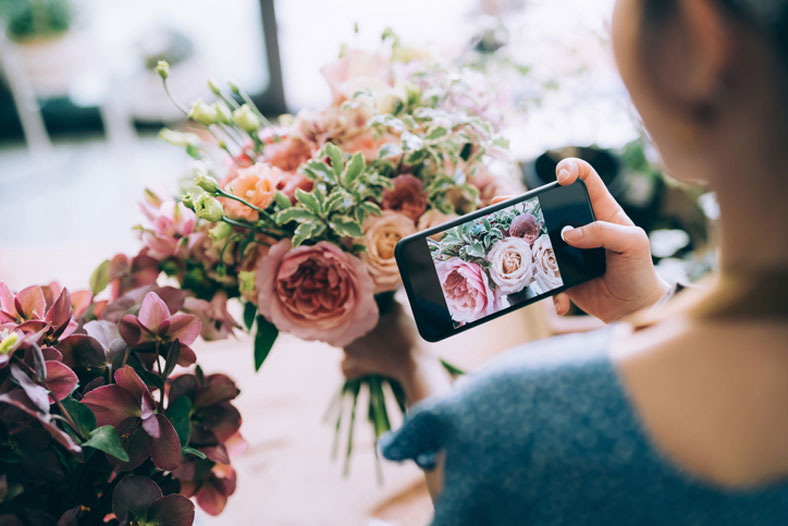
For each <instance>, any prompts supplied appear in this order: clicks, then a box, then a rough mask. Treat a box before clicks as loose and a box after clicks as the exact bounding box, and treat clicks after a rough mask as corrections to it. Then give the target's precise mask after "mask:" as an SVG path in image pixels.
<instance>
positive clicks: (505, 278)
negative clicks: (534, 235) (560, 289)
mask: <svg viewBox="0 0 788 526" xmlns="http://www.w3.org/2000/svg"><path fill="white" fill-rule="evenodd" d="M487 261H489V262H490V278H491V279H492V280H493V283H495V285H496V286H497V289H496V293H497V294H498V295H502V294H514V293H515V292H520V291H521V290H523V289H524V288H525V287H527V286H528V285H529V284H530V283H531V280H532V279H533V276H534V264H533V257H532V253H531V245H530V244H529V243H528V242H527V241H525V240H523V239H520V238H519V237H507V238H505V239H502V240H500V241H498V242H497V243H495V244H494V245H493V246H492V248H491V249H490V252H489V253H488V254H487Z"/></svg>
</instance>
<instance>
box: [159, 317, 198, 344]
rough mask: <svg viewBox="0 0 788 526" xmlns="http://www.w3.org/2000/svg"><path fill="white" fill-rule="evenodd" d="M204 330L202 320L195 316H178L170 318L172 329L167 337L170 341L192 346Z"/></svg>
mask: <svg viewBox="0 0 788 526" xmlns="http://www.w3.org/2000/svg"><path fill="white" fill-rule="evenodd" d="M201 330H202V323H200V318H198V317H197V316H195V315H194V314H176V315H175V316H173V317H172V318H170V328H169V330H168V331H167V337H168V338H169V339H170V340H180V341H181V343H184V344H186V345H191V344H192V343H194V340H196V339H197V336H199V335H200V331H201Z"/></svg>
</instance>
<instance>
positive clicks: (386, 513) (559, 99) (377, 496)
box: [0, 0, 717, 526]
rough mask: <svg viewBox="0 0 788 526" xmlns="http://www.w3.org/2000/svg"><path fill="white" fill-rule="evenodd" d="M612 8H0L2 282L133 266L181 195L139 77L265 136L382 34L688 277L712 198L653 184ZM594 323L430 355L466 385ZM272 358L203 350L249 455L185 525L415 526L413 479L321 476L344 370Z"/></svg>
mask: <svg viewBox="0 0 788 526" xmlns="http://www.w3.org/2000/svg"><path fill="white" fill-rule="evenodd" d="M612 5H613V0H426V1H425V0H397V1H393V0H355V1H354V0H334V1H332V2H324V1H319V0H233V1H231V2H227V1H218V0H191V1H189V2H183V1H175V0H155V1H154V0H137V1H135V2H120V1H118V0H0V209H2V211H3V216H4V221H3V225H2V227H0V279H1V280H5V281H7V282H9V284H10V285H11V287H12V288H19V287H22V286H24V285H26V284H29V283H34V282H35V283H44V282H48V281H50V280H53V279H57V280H58V281H60V282H61V283H63V284H64V285H67V286H69V287H74V288H80V287H83V286H85V285H86V284H87V280H88V277H89V275H90V272H91V271H92V269H93V268H94V267H95V265H96V264H98V263H99V262H100V261H102V260H103V259H104V258H106V257H107V256H109V255H111V254H114V253H116V252H119V251H123V252H127V253H135V252H136V251H137V250H138V248H139V245H138V241H137V239H136V237H135V234H134V231H133V230H132V228H131V227H132V226H133V225H135V224H137V223H138V222H139V221H140V212H139V209H138V207H137V201H138V199H139V198H140V197H141V195H142V191H143V189H144V188H145V187H146V186H154V187H161V188H169V189H173V188H174V187H175V181H176V180H177V179H178V178H179V177H180V176H181V175H182V170H183V168H184V166H185V164H186V163H185V160H186V159H185V156H184V154H183V152H182V150H181V149H179V148H174V147H172V146H170V145H168V144H166V143H163V142H161V141H159V140H158V139H157V138H156V134H157V133H158V131H159V129H160V128H161V127H162V126H163V125H165V124H166V125H177V123H178V120H179V118H180V117H181V115H180V114H179V112H178V110H177V109H176V108H175V107H173V105H172V104H171V103H170V102H169V100H168V99H167V97H166V96H165V93H164V92H163V90H162V89H161V84H160V80H159V78H158V76H157V75H156V74H155V73H153V72H152V71H151V69H152V67H153V66H155V64H156V62H157V61H158V60H161V59H164V60H167V61H169V63H170V64H171V67H172V71H171V75H170V80H169V82H170V88H171V90H172V92H173V93H174V95H175V96H176V97H177V98H178V99H180V100H181V101H185V102H190V101H192V100H194V99H196V98H198V97H205V98H206V99H211V97H210V91H209V90H208V88H207V86H206V82H205V80H206V79H207V78H214V79H218V80H231V81H233V82H235V83H236V84H237V85H238V86H239V87H241V88H242V89H243V90H245V91H246V92H247V93H249V94H251V96H252V98H253V100H254V101H255V102H256V103H257V105H258V106H259V107H260V108H261V110H262V111H263V112H264V113H266V114H267V115H270V116H271V117H276V116H278V115H280V114H283V113H296V112H298V111H299V110H300V109H302V108H309V107H320V106H324V105H325V104H327V103H328V102H329V101H330V92H329V89H328V86H327V85H326V84H325V82H324V81H323V79H322V77H321V76H320V72H319V68H320V66H322V65H323V64H325V63H327V62H330V61H331V60H333V59H335V58H336V57H337V55H338V53H339V50H340V48H341V46H342V45H348V46H351V47H363V48H367V49H374V48H376V47H377V46H378V45H379V42H380V35H381V33H382V32H383V31H384V30H385V29H386V28H391V29H393V31H394V32H395V33H396V34H398V35H399V36H400V37H401V39H402V41H403V42H404V43H407V44H409V45H414V46H426V47H428V48H429V49H430V50H431V51H432V52H433V53H436V54H439V55H441V56H444V57H447V58H449V59H451V60H455V61H458V62H460V63H462V64H464V65H466V66H468V67H471V68H477V69H479V70H481V71H483V72H486V73H487V74H490V75H495V76H496V78H497V79H498V78H499V79H500V81H499V83H500V85H501V86H503V93H504V97H505V100H502V101H501V107H502V108H503V109H504V111H505V114H506V121H505V130H504V133H505V135H506V136H507V137H508V138H509V139H510V142H511V151H512V155H513V158H514V160H515V161H516V162H517V163H518V166H519V173H520V174H521V175H522V179H523V183H524V184H525V186H527V187H535V186H539V185H541V184H544V183H546V182H549V181H551V180H553V178H554V168H555V163H556V162H557V161H558V160H559V159H561V158H562V157H564V156H567V155H574V156H580V157H584V158H586V159H587V160H589V161H590V162H591V163H592V164H594V166H595V167H596V168H597V170H598V171H599V172H600V174H601V175H602V176H603V178H604V179H605V180H606V182H607V183H608V186H609V188H610V189H611V191H612V192H613V193H614V195H615V196H616V197H617V198H618V199H619V201H620V202H621V203H622V204H623V205H624V207H625V209H626V210H627V211H628V213H629V214H630V215H631V216H632V217H633V219H634V220H635V221H636V222H637V223H638V224H640V225H641V226H643V227H644V228H645V229H646V230H647V231H648V232H649V234H650V236H651V240H652V245H653V255H654V258H655V261H656V262H657V263H658V266H659V269H660V272H662V273H663V274H664V275H665V276H666V277H667V278H668V279H671V280H689V281H692V280H696V279H700V278H702V277H703V276H704V275H706V274H707V273H708V272H709V271H710V270H711V269H712V268H713V267H714V250H713V247H714V243H713V224H714V221H715V220H716V217H717V211H716V206H715V201H714V196H713V195H712V194H709V193H706V192H705V191H704V190H703V189H688V188H684V187H680V186H678V185H676V184H675V183H674V182H673V181H671V180H670V179H669V177H667V176H666V175H665V174H663V173H662V171H661V169H660V167H659V164H658V163H657V159H656V155H655V153H654V151H653V149H652V148H651V147H650V145H649V143H648V140H647V138H646V137H645V135H644V132H643V131H642V129H641V127H640V124H639V122H638V119H637V116H636V115H635V113H634V112H633V110H632V108H631V106H630V104H629V102H628V98H627V95H626V92H625V90H624V87H623V85H622V84H621V82H620V80H619V79H618V76H617V74H616V71H615V65H614V63H613V60H612V56H611V52H610V47H609V38H608V27H609V21H610V13H611V9H612ZM578 314H580V313H578ZM594 324H595V322H594V321H593V320H588V319H585V318H584V317H583V316H579V315H578V316H575V317H571V318H569V319H561V320H558V319H555V317H554V316H551V314H550V311H549V309H545V308H543V306H534V307H532V308H528V309H524V310H522V311H518V312H517V313H513V314H512V315H510V316H507V317H505V318H503V319H501V320H498V321H496V322H494V323H491V324H488V325H486V326H485V327H483V328H480V329H478V330H476V331H471V332H470V333H467V334H466V335H463V336H462V337H461V339H459V340H450V341H449V343H445V342H444V344H443V345H442V346H441V345H439V346H437V351H439V352H444V353H446V354H449V353H451V358H452V359H453V360H454V361H456V362H459V363H460V364H461V365H464V366H465V367H468V368H473V367H475V366H477V365H478V364H480V363H482V362H483V361H484V360H485V359H487V358H488V357H490V356H492V355H494V354H495V353H496V352H498V351H499V350H501V349H504V348H506V347H508V346H511V345H514V344H517V343H521V342H523V341H528V340H531V339H535V338H539V337H544V336H548V335H550V334H554V333H558V332H566V331H574V330H583V329H586V328H589V327H593V326H594ZM501 334H505V335H506V336H505V337H501V336H500V335H501ZM276 347H277V349H275V352H273V353H272V357H271V358H270V359H269V362H267V363H266V364H265V367H264V368H263V371H261V373H260V374H258V375H254V374H253V373H252V372H251V371H252V367H251V352H250V348H251V345H250V343H249V341H248V340H247V339H246V338H245V337H241V338H240V341H232V342H217V343H212V344H210V345H205V344H203V348H204V349H205V351H204V352H203V353H202V354H201V356H200V360H201V361H203V362H204V364H205V366H206V369H211V368H213V369H215V370H222V371H225V372H228V373H230V374H231V375H233V376H234V377H235V378H236V379H237V380H238V381H239V384H240V385H241V386H242V387H243V389H244V393H243V395H242V398H241V399H240V401H239V405H240V407H241V411H242V413H243V414H244V415H246V418H247V421H246V422H245V424H244V428H243V432H244V434H245V435H246V436H247V438H248V439H249V441H250V443H251V445H252V446H251V448H250V450H249V451H248V452H247V453H246V454H245V456H244V457H243V458H242V459H241V460H240V461H239V462H238V466H239V489H238V491H237V492H236V495H235V496H234V497H233V498H232V499H231V500H230V503H229V504H228V507H227V509H226V511H225V513H224V514H223V515H221V516H220V517H217V518H210V517H202V516H201V517H200V519H199V520H200V522H199V523H200V524H230V523H232V522H233V521H235V522H236V523H240V524H249V523H254V524H274V525H283V526H286V525H310V526H314V525H323V524H325V525H337V524H342V525H355V524H359V525H377V526H382V525H406V524H424V523H425V522H426V521H427V520H428V517H429V501H428V499H427V497H426V493H425V489H424V487H423V485H422V484H421V480H420V476H419V473H418V471H417V470H416V469H415V468H413V467H411V466H394V465H386V466H385V475H386V477H385V478H386V482H385V485H383V486H378V485H377V484H376V483H375V479H374V464H373V462H374V456H373V454H372V441H371V439H369V440H367V446H366V450H363V449H362V447H359V454H358V455H357V458H356V459H354V463H355V464H354V467H353V471H352V473H351V476H350V477H349V478H346V479H343V478H342V477H341V469H340V467H339V466H338V465H337V464H334V463H332V462H331V461H330V459H329V454H328V453H329V448H328V444H330V436H331V434H332V432H331V430H330V429H328V427H327V426H325V425H322V424H321V423H320V417H321V414H322V411H323V410H324V409H325V406H326V405H327V404H328V401H329V399H330V397H331V396H332V395H333V392H332V389H333V388H334V387H335V386H336V385H337V383H338V381H339V370H338V367H337V364H338V361H339V359H340V354H339V351H338V350H336V349H331V348H328V347H327V346H324V345H321V344H314V343H313V344H307V343H303V342H300V341H298V340H296V339H293V338H288V337H282V338H280V340H279V341H278V342H277V345H276ZM283 348H286V350H284V352H283ZM326 371H330V374H326ZM332 374H333V376H332ZM294 378H303V382H297V381H294V380H293V379H294ZM307 387H308V388H307ZM362 438H364V437H362ZM367 438H369V437H367ZM362 442H363V440H362ZM239 521H240V522H239Z"/></svg>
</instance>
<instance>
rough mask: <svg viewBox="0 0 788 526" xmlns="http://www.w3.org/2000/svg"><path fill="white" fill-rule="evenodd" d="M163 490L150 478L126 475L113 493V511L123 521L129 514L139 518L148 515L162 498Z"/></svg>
mask: <svg viewBox="0 0 788 526" xmlns="http://www.w3.org/2000/svg"><path fill="white" fill-rule="evenodd" d="M161 495H162V494H161V488H159V485H158V484H156V483H155V482H153V481H152V480H151V479H149V478H148V477H142V476H139V475H126V476H125V477H123V479H122V480H121V481H120V482H118V485H117V486H115V490H114V491H113V492H112V511H113V512H114V513H115V516H116V517H117V518H118V519H120V520H121V521H125V520H126V519H127V518H128V515H129V514H132V515H134V517H137V518H144V517H146V516H147V515H148V508H150V507H151V505H152V504H153V503H154V502H156V500H158V499H160V498H161Z"/></svg>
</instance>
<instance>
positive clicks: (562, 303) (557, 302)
mask: <svg viewBox="0 0 788 526" xmlns="http://www.w3.org/2000/svg"><path fill="white" fill-rule="evenodd" d="M553 306H554V307H555V313H556V314H558V315H559V316H563V315H564V314H566V313H567V312H569V295H568V294H566V293H564V292H561V293H560V294H556V295H555V296H553Z"/></svg>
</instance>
